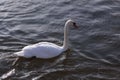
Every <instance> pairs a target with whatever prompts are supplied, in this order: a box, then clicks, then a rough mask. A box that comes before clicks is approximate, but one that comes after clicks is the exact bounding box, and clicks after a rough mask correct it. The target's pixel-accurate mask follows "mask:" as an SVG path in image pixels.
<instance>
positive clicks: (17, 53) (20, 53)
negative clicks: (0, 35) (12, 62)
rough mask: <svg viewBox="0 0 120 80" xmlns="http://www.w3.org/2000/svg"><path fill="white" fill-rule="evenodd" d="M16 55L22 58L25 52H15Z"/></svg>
mask: <svg viewBox="0 0 120 80" xmlns="http://www.w3.org/2000/svg"><path fill="white" fill-rule="evenodd" d="M14 54H15V55H17V56H20V57H23V56H24V52H23V51H19V52H15V53H14Z"/></svg>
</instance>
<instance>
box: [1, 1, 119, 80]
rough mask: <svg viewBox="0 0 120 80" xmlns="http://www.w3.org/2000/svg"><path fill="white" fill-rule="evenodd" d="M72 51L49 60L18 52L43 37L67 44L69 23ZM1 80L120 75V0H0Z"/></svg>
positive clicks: (94, 79)
mask: <svg viewBox="0 0 120 80" xmlns="http://www.w3.org/2000/svg"><path fill="white" fill-rule="evenodd" d="M70 18H71V19H73V20H75V21H76V22H77V24H78V25H79V26H80V28H79V29H78V30H74V29H71V30H70V35H69V37H70V45H69V46H70V52H69V53H68V52H67V54H66V53H64V54H63V55H61V56H59V57H57V58H54V59H50V60H41V59H32V60H31V59H25V60H24V61H22V62H20V63H19V64H18V65H17V66H16V67H14V68H13V67H12V66H11V65H12V62H13V61H14V60H15V59H16V57H15V56H14V55H13V53H14V52H17V51H20V50H21V49H22V48H23V47H24V46H26V45H29V44H34V43H37V42H40V41H49V42H53V43H56V44H58V45H62V41H63V28H64V23H65V21H66V20H68V19H70ZM0 76H1V79H2V80H120V0H0Z"/></svg>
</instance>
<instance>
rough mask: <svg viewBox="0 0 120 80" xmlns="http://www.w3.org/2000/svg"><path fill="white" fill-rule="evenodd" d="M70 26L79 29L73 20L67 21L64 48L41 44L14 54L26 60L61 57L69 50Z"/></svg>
mask: <svg viewBox="0 0 120 80" xmlns="http://www.w3.org/2000/svg"><path fill="white" fill-rule="evenodd" d="M70 26H73V27H77V25H76V23H75V22H74V21H73V20H71V19H70V20H67V21H66V23H65V27H64V42H63V46H58V45H56V44H54V43H50V42H39V43H37V44H33V45H29V46H26V47H24V48H23V49H22V50H21V51H19V52H16V53H14V54H16V55H17V56H20V57H25V58H31V57H36V58H42V59H49V58H53V57H56V56H58V55H60V54H61V53H62V52H64V51H66V50H67V49H68V30H69V27H70Z"/></svg>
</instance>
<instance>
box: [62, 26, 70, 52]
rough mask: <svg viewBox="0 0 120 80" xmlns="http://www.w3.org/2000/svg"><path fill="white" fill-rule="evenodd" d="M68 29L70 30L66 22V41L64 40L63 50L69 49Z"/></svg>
mask: <svg viewBox="0 0 120 80" xmlns="http://www.w3.org/2000/svg"><path fill="white" fill-rule="evenodd" d="M68 30H69V27H68V25H67V24H65V27H64V42H63V50H64V51H66V50H67V49H68V42H69V40H68Z"/></svg>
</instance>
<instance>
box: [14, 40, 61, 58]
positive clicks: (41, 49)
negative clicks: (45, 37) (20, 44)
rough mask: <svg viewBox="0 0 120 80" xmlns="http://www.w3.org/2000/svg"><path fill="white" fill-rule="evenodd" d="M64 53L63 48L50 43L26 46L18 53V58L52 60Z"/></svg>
mask: <svg viewBox="0 0 120 80" xmlns="http://www.w3.org/2000/svg"><path fill="white" fill-rule="evenodd" d="M60 53H62V47H61V46H58V45H56V44H53V43H49V42H40V43H37V44H34V45H29V46H26V47H24V48H23V49H22V51H20V52H16V53H15V54H17V55H18V56H24V57H26V58H30V57H33V56H35V57H36V58H52V57H55V56H58V55H59V54H60Z"/></svg>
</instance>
